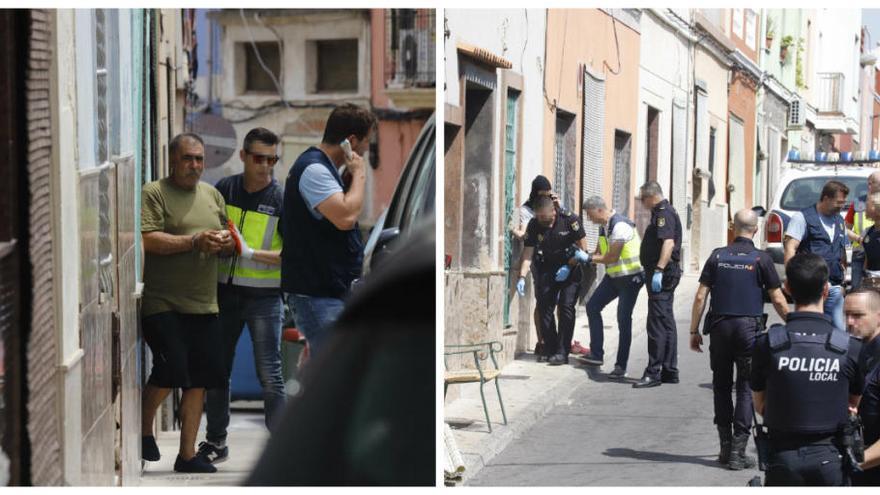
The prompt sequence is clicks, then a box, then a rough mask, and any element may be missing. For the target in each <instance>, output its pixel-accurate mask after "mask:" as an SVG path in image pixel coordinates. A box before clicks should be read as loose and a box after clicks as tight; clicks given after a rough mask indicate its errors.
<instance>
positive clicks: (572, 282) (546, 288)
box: [537, 268, 581, 357]
mask: <svg viewBox="0 0 880 495" xmlns="http://www.w3.org/2000/svg"><path fill="white" fill-rule="evenodd" d="M542 272H543V270H542ZM572 272H573V273H572V274H571V277H570V278H569V279H568V280H567V281H565V282H557V281H556V280H555V277H556V271H555V270H554V271H552V273H541V275H540V277H539V281H538V286H537V289H538V294H537V303H538V313H539V314H540V317H541V335H542V336H543V337H544V354H546V355H547V356H548V357H549V356H553V355H554V354H562V355H564V356H568V355H569V353H571V339H572V337H574V317H575V304H576V303H577V295H578V291H579V290H580V280H581V270H580V268H576V269H574V270H572ZM557 306H558V307H559V325H558V327H557V324H556V308H557ZM557 328H558V331H557Z"/></svg>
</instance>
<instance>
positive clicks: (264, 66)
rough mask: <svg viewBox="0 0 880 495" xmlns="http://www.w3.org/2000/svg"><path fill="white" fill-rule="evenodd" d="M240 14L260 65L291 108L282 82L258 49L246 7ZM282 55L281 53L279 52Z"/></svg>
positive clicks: (282, 99) (239, 11) (240, 10)
mask: <svg viewBox="0 0 880 495" xmlns="http://www.w3.org/2000/svg"><path fill="white" fill-rule="evenodd" d="M238 14H239V15H240V16H241V22H242V23H244V28H245V30H246V31H247V34H248V38H249V39H250V42H251V48H253V50H254V55H256V57H257V62H259V64H260V67H262V68H263V70H264V71H265V72H266V74H268V75H269V78H270V79H272V83H273V84H274V85H275V89H276V90H277V91H278V97H279V98H281V101H282V102H284V104H285V106H287V107H288V108H289V105H288V104H287V101H285V100H284V92H283V91H282V90H281V83H280V82H279V81H278V78H276V77H275V74H273V73H272V71H271V70H270V69H269V67H267V66H266V63H265V62H263V57H261V56H260V50H258V49H257V42H256V41H255V40H254V34H253V33H252V32H251V26H250V24H248V21H247V18H246V17H245V15H244V9H238ZM279 56H280V53H279Z"/></svg>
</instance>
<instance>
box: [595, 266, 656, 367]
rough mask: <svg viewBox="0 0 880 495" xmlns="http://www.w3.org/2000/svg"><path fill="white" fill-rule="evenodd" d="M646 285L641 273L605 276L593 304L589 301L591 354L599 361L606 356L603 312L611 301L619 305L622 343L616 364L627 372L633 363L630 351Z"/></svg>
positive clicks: (618, 321) (618, 325)
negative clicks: (635, 315)
mask: <svg viewBox="0 0 880 495" xmlns="http://www.w3.org/2000/svg"><path fill="white" fill-rule="evenodd" d="M644 284H645V274H644V273H638V274H635V275H627V276H623V277H610V276H608V275H605V277H604V278H603V279H602V282H600V283H599V286H598V287H596V291H595V292H593V295H592V297H590V300H589V301H587V319H588V320H589V322H590V354H592V355H593V357H595V358H597V359H602V358H603V357H604V356H605V350H604V349H603V347H602V345H603V343H604V340H605V335H604V333H605V332H604V326H603V323H602V310H603V309H604V308H605V306H607V305H608V303H610V302H611V301H613V300H615V299H617V298H620V299H619V300H618V301H617V328H618V330H619V331H620V341H619V342H618V345H617V362H615V363H614V364H615V365H617V366H619V367H620V368H621V369H624V370H625V369H626V363H627V361H629V348H630V344H631V343H632V312H633V308H634V307H635V305H636V300H637V299H638V298H639V291H640V290H641V288H642V285H644Z"/></svg>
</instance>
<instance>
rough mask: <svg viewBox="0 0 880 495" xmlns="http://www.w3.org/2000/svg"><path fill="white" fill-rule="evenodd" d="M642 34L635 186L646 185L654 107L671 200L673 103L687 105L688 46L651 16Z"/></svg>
mask: <svg viewBox="0 0 880 495" xmlns="http://www.w3.org/2000/svg"><path fill="white" fill-rule="evenodd" d="M664 10H665V9H664ZM685 15H686V14H685ZM685 18H687V17H685ZM641 34H642V35H641V61H640V62H641V63H640V71H639V86H640V87H639V98H640V100H641V105H640V107H639V122H638V126H639V127H638V129H639V131H638V136H639V140H638V143H636V169H635V170H634V173H635V183H636V184H643V183H644V182H645V180H646V177H645V155H646V153H647V150H646V148H645V144H646V140H645V136H647V107H648V105H650V106H652V107H654V108H656V109H658V110H660V132H659V138H658V139H659V148H658V163H657V181H658V182H659V183H660V185H661V186H662V187H663V192H664V193H665V194H666V196H667V197H671V194H672V191H670V190H669V172H670V170H669V169H670V166H671V151H672V149H671V145H672V102H673V100H674V99H676V98H678V99H679V100H680V101H681V102H685V103H686V102H687V98H688V74H689V64H688V62H689V54H688V43H687V41H685V40H684V38H682V37H680V36H678V35H676V34H675V30H674V29H673V28H671V27H669V26H668V25H667V24H665V23H663V22H662V21H660V20H658V19H656V18H655V17H654V16H653V15H651V14H649V13H647V12H645V13H643V14H642V19H641ZM692 155H693V153H688V156H689V157H690V156H692ZM678 175H680V174H678ZM679 214H681V212H679Z"/></svg>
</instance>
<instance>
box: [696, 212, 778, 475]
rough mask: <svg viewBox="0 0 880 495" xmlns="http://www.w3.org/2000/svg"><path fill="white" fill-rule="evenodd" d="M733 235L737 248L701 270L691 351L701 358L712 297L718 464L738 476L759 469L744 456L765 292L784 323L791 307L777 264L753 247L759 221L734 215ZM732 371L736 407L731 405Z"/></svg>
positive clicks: (716, 256)
mask: <svg viewBox="0 0 880 495" xmlns="http://www.w3.org/2000/svg"><path fill="white" fill-rule="evenodd" d="M733 230H734V234H735V235H736V238H735V239H734V241H733V243H731V244H730V245H729V246H725V247H722V248H718V249H716V250H714V251H712V254H711V255H710V256H709V259H708V260H706V264H705V265H703V273H702V274H701V275H700V287H699V288H698V289H697V295H696V297H695V298H694V306H693V311H692V315H691V346H690V347H691V349H692V350H694V351H696V352H703V350H702V349H701V348H700V346H701V345H702V343H703V338H702V336H701V335H700V332H699V331H698V327H699V325H700V318H701V316H702V315H703V309H704V308H705V306H706V296H707V295H708V294H710V293H711V294H712V298H711V300H710V305H709V313H707V315H706V323H705V325H704V327H703V331H704V333H707V334H709V335H711V339H712V340H711V343H710V345H709V362H710V366H711V368H712V392H713V394H714V397H715V420H714V422H715V425H716V426H717V427H718V438H719V440H720V442H721V453H720V454H718V462H720V463H721V464H726V465H727V466H728V467H729V468H730V469H732V470H735V471H737V470H740V469H746V468H752V467H754V466H755V460H754V459H753V458H751V457H748V456H746V445H747V444H748V442H749V431H750V430H751V428H752V390H751V389H750V388H749V381H748V380H749V372H750V370H751V359H752V347H753V346H754V344H755V337H756V336H757V334H758V332H760V331H762V330H763V328H764V322H763V318H762V315H763V314H764V292H765V291H767V292H768V293H769V296H770V301H771V302H773V306H774V307H775V308H776V312H777V313H779V316H780V317H782V319H783V320H784V319H785V315H786V313H788V305H787V304H786V302H785V296H784V295H783V294H782V290H781V289H780V287H781V285H782V284H781V283H780V282H779V276H778V275H777V274H776V268H775V267H774V265H773V259H772V258H770V255H769V254H767V253H766V252H764V251H761V250H759V249H757V248H755V244H754V242H752V238H753V237H754V236H755V232H757V231H758V216H757V215H755V212H753V211H752V210H740V211H739V212H737V213H736V215H734V218H733ZM710 291H711V292H710ZM734 365H735V366H736V406H735V407H734V405H733V403H732V402H731V400H730V394H731V391H732V388H733V382H734V375H733V369H734ZM731 426H732V427H733V430H732V431H731Z"/></svg>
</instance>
